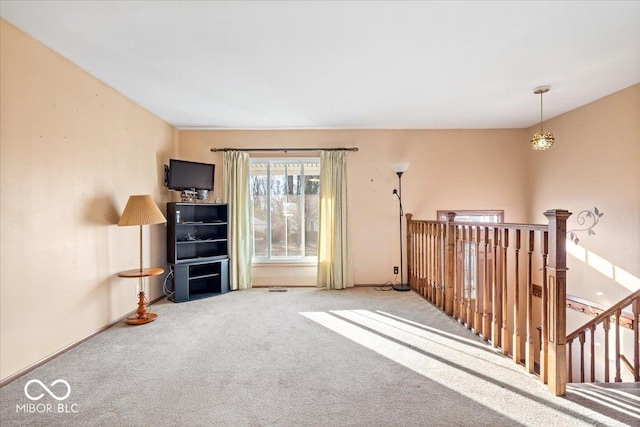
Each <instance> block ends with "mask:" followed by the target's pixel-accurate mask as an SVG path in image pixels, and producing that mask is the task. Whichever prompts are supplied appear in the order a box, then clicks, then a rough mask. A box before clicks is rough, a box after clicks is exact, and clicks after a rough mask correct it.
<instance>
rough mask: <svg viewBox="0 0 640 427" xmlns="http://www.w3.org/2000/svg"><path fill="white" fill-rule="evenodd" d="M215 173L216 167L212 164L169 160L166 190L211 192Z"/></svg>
mask: <svg viewBox="0 0 640 427" xmlns="http://www.w3.org/2000/svg"><path fill="white" fill-rule="evenodd" d="M215 171H216V165H213V164H209V163H198V162H188V161H186V160H176V159H170V160H169V171H168V173H167V188H169V189H170V190H178V191H183V190H209V191H213V178H214V176H215Z"/></svg>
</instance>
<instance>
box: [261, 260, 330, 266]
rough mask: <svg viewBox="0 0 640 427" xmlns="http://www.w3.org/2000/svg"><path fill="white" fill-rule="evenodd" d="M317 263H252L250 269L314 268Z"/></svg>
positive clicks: (265, 261)
mask: <svg viewBox="0 0 640 427" xmlns="http://www.w3.org/2000/svg"><path fill="white" fill-rule="evenodd" d="M317 265H318V262H317V261H267V260H264V261H252V262H251V266H252V267H315V266H317Z"/></svg>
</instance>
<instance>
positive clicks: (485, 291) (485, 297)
mask: <svg viewBox="0 0 640 427" xmlns="http://www.w3.org/2000/svg"><path fill="white" fill-rule="evenodd" d="M489 314H490V313H489V227H484V274H483V279H482V338H484V339H485V340H486V341H489V340H490V339H491V318H490V317H489Z"/></svg>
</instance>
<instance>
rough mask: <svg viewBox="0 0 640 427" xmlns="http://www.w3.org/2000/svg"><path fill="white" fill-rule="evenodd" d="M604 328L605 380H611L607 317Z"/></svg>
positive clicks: (604, 320)
mask: <svg viewBox="0 0 640 427" xmlns="http://www.w3.org/2000/svg"><path fill="white" fill-rule="evenodd" d="M602 327H603V328H604V382H605V383H608V382H609V328H610V325H609V318H608V317H605V318H604V319H603V321H602Z"/></svg>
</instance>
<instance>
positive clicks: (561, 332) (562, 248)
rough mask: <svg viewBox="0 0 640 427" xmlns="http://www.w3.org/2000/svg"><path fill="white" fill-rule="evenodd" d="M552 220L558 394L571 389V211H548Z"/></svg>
mask: <svg viewBox="0 0 640 427" xmlns="http://www.w3.org/2000/svg"><path fill="white" fill-rule="evenodd" d="M544 216H546V217H547V220H548V221H549V256H548V258H547V276H548V281H547V286H548V295H549V300H548V305H547V310H546V312H547V316H548V321H549V347H548V352H549V353H548V374H549V377H548V383H547V387H548V388H549V391H551V392H552V393H554V394H555V395H556V396H564V395H565V394H566V393H567V349H566V343H567V322H566V318H567V312H566V300H567V246H566V245H567V243H566V239H567V219H568V218H569V217H570V216H571V212H569V211H566V210H563V209H555V210H548V211H546V212H545V213H544Z"/></svg>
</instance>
